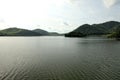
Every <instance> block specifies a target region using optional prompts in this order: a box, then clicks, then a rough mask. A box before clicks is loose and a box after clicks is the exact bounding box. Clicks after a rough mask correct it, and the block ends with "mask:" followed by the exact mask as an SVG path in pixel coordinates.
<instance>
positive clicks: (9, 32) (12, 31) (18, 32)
mask: <svg viewBox="0 0 120 80" xmlns="http://www.w3.org/2000/svg"><path fill="white" fill-rule="evenodd" d="M55 34H56V35H59V34H58V33H55ZM49 35H51V36H54V34H52V33H51V32H47V31H45V30H42V29H34V30H27V29H21V28H16V27H13V28H7V29H4V30H0V36H49Z"/></svg>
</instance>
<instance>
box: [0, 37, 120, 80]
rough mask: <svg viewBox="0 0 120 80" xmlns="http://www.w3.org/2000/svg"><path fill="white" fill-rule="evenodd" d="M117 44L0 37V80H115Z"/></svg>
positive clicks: (119, 61)
mask: <svg viewBox="0 0 120 80" xmlns="http://www.w3.org/2000/svg"><path fill="white" fill-rule="evenodd" d="M119 57H120V42H119V41H115V40H112V39H104V38H96V37H93V38H64V37H0V80H119V79H120V58H119Z"/></svg>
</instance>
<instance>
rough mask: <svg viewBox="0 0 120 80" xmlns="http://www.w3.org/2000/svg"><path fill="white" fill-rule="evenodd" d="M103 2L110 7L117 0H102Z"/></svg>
mask: <svg viewBox="0 0 120 80" xmlns="http://www.w3.org/2000/svg"><path fill="white" fill-rule="evenodd" d="M103 2H104V4H105V6H106V7H107V8H110V7H112V6H113V5H115V4H116V3H117V2H118V0H103Z"/></svg>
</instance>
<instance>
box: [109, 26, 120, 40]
mask: <svg viewBox="0 0 120 80" xmlns="http://www.w3.org/2000/svg"><path fill="white" fill-rule="evenodd" d="M107 36H108V37H109V38H120V25H118V26H116V27H115V28H114V29H113V30H112V33H111V34H108V35H107Z"/></svg>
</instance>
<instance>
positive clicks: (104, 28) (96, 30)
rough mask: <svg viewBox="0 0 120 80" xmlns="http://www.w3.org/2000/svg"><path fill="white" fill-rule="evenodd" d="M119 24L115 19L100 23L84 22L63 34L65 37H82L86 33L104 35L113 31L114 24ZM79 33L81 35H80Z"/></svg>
mask: <svg viewBox="0 0 120 80" xmlns="http://www.w3.org/2000/svg"><path fill="white" fill-rule="evenodd" d="M118 25H120V22H116V21H109V22H105V23H101V24H93V25H89V24H84V25H82V26H80V27H78V28H77V29H75V30H73V31H72V32H70V33H67V34H65V36H66V35H67V36H66V37H71V35H72V37H73V36H75V37H83V35H84V36H87V35H106V34H110V33H112V32H113V29H114V28H116V26H118ZM80 35H81V36H80Z"/></svg>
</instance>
